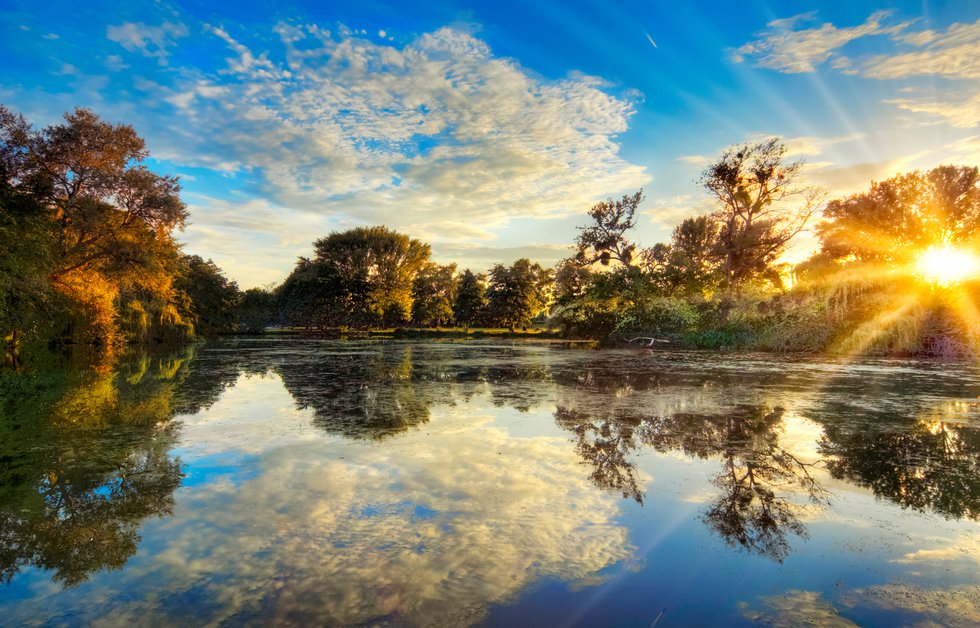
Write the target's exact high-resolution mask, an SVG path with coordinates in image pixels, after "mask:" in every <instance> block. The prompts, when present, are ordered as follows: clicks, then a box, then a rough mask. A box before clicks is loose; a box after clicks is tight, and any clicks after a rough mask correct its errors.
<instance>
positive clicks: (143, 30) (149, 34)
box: [106, 22, 190, 65]
mask: <svg viewBox="0 0 980 628" xmlns="http://www.w3.org/2000/svg"><path fill="white" fill-rule="evenodd" d="M188 34H190V33H189V31H188V30H187V27H186V26H185V25H184V24H182V23H180V22H163V23H162V24H160V25H159V26H150V25H147V24H144V23H143V22H125V23H123V24H118V25H116V26H108V27H106V37H107V38H108V39H109V40H110V41H114V42H116V43H117V44H119V45H120V46H122V47H123V48H125V49H126V50H128V51H129V52H138V53H140V54H142V55H143V56H146V57H156V58H157V59H159V60H160V63H161V64H164V65H165V64H166V63H167V57H168V56H170V52H169V51H168V48H171V47H172V46H174V45H176V43H177V40H178V39H180V38H182V37H187V35H188Z"/></svg>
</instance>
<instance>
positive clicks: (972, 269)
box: [915, 245, 980, 286]
mask: <svg viewBox="0 0 980 628" xmlns="http://www.w3.org/2000/svg"><path fill="white" fill-rule="evenodd" d="M915 270H916V273H917V274H918V275H920V276H921V277H923V278H925V279H926V280H928V281H930V282H932V283H934V284H937V285H941V286H948V285H950V284H955V283H960V282H962V281H967V280H970V279H973V278H975V277H977V276H978V274H980V259H977V256H976V255H975V254H974V253H972V252H970V251H966V250H964V249H958V248H955V247H951V246H948V245H947V246H944V247H942V248H937V247H934V246H930V247H929V248H928V249H926V251H925V252H924V253H922V254H921V255H920V256H919V259H918V260H917V261H916V263H915Z"/></svg>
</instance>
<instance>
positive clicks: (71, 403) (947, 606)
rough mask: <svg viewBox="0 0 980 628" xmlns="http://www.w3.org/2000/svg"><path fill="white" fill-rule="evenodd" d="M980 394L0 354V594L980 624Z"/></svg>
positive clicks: (726, 367)
mask: <svg viewBox="0 0 980 628" xmlns="http://www.w3.org/2000/svg"><path fill="white" fill-rule="evenodd" d="M978 395H980V368H978V367H977V366H976V365H970V364H959V365H956V364H954V365H950V364H937V363H929V362H917V361H910V360H908V361H906V360H828V359H801V358H789V357H787V358H783V357H778V356H761V355H751V356H731V355H724V354H702V353H667V352H661V351H659V350H657V351H649V350H646V351H645V350H603V351H596V350H586V349H581V348H574V347H570V346H563V345H561V344H547V343H534V342H501V341H466V342H433V341H428V342H395V341H349V342H343V341H320V340H307V339H300V338H287V339H275V338H243V339H228V340H222V341H218V342H213V343H209V344H207V345H203V346H195V347H188V348H186V349H184V350H182V351H181V352H179V353H177V354H174V355H168V356H163V357H161V356H148V357H142V358H134V359H132V360H130V361H127V362H126V363H124V364H122V365H121V366H120V367H119V368H118V369H116V370H114V371H106V372H96V371H92V370H71V369H62V370H58V371H53V370H52V371H44V372H38V373H35V374H33V375H30V376H25V375H15V374H11V373H0V411H2V415H0V617H2V620H0V622H2V623H5V624H50V625H62V624H69V625H73V624H89V623H98V624H100V625H117V624H118V625H133V624H137V625H139V624H152V625H161V624H174V625H189V624H190V625H221V624H230V625H240V624H245V625H252V624H270V623H272V624H286V625H290V624H296V625H306V624H315V625H322V624H327V625H418V626H430V625H451V626H462V625H504V626H515V625H528V626H541V625H584V626H596V625H616V626H644V627H648V626H652V625H657V626H661V627H662V626H688V625H718V626H732V625H742V624H745V625H751V624H763V625H806V624H819V625H833V626H850V625H896V624H912V625H926V624H942V625H976V624H978V623H980V523H978V521H980V399H978Z"/></svg>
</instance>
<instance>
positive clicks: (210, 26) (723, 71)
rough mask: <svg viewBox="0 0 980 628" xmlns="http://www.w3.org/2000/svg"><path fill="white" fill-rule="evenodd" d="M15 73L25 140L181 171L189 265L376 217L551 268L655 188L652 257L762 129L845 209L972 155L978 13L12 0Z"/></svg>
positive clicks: (2, 70) (1, 47)
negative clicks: (70, 126)
mask: <svg viewBox="0 0 980 628" xmlns="http://www.w3.org/2000/svg"><path fill="white" fill-rule="evenodd" d="M0 58H2V59H3V63H2V64H0V103H3V104H6V105H7V106H8V107H11V108H13V109H15V110H18V111H20V112H22V113H24V114H25V115H26V116H27V117H28V119H30V120H32V121H33V122H34V123H35V124H38V125H45V124H50V123H53V122H55V121H57V120H58V118H59V116H60V115H61V114H62V113H63V112H65V111H67V110H70V109H71V108H73V107H75V106H83V107H89V108H91V109H93V110H95V111H96V112H97V113H99V114H100V115H102V116H103V117H104V118H106V119H109V120H112V121H115V122H126V123H130V124H132V125H134V126H135V127H136V129H137V130H138V131H139V133H140V134H141V135H143V136H144V137H145V138H146V139H147V142H148V146H149V149H150V151H151V154H152V155H153V162H152V164H151V166H152V167H153V168H154V169H156V170H158V171H160V172H169V173H173V174H179V175H181V177H182V183H183V188H184V191H183V196H184V199H185V201H186V202H187V203H188V205H189V207H190V211H191V220H190V224H189V225H188V227H187V228H186V230H185V231H184V232H183V233H182V234H180V239H181V241H182V242H184V243H185V250H186V251H188V252H190V253H196V254H200V255H202V256H205V257H211V258H213V259H214V260H215V262H217V263H218V264H219V265H220V266H222V267H223V268H224V269H225V270H226V271H227V273H228V274H229V276H230V277H232V278H233V279H235V280H237V281H238V282H239V284H240V285H242V286H243V287H250V286H254V285H262V284H267V283H270V282H276V281H280V280H282V278H284V277H285V275H286V274H287V273H288V272H289V270H290V269H291V267H292V265H293V263H294V262H295V259H296V257H297V256H300V255H310V254H311V252H312V246H311V242H312V240H313V239H315V238H316V237H318V236H320V235H325V234H326V233H329V232H330V231H332V230H336V229H344V228H348V227H352V226H357V225H364V224H387V225H389V226H391V227H394V228H396V229H399V230H402V231H405V232H408V233H410V234H412V235H414V236H416V237H420V238H422V239H425V240H427V241H429V242H431V243H432V244H433V252H434V257H435V259H436V260H437V261H441V262H449V261H457V262H459V263H460V264H461V266H469V267H472V268H474V269H478V270H483V269H486V268H487V267H489V266H490V265H492V264H493V263H494V262H497V261H503V262H510V261H512V260H513V259H516V258H517V257H521V256H529V257H531V258H532V259H536V260H539V261H541V262H544V263H554V262H555V261H557V260H558V259H560V258H561V257H565V256H567V254H568V251H567V249H566V248H565V247H567V245H568V244H569V243H570V242H571V241H572V240H573V239H574V238H575V235H576V233H577V232H576V226H577V225H582V224H584V223H585V214H586V211H587V210H588V209H589V207H590V206H591V205H592V203H594V202H595V201H596V200H599V199H602V198H606V197H610V196H613V197H616V196H620V195H622V194H624V193H628V192H632V191H635V190H636V189H637V188H640V187H642V188H643V189H644V190H645V193H646V201H645V202H644V205H643V215H642V216H641V217H640V220H639V223H640V224H639V226H638V228H637V233H636V237H637V239H638V240H640V242H641V243H642V244H643V245H645V246H650V245H652V244H654V243H655V242H657V241H659V240H664V239H666V238H667V237H669V233H670V230H671V229H672V227H673V226H674V225H675V224H676V223H677V222H679V221H680V220H681V219H682V218H684V217H686V216H688V215H693V214H698V213H704V212H706V211H710V209H711V204H710V199H709V198H708V197H707V196H706V195H705V194H704V193H703V191H702V190H701V189H700V188H699V186H698V184H697V178H698V175H699V173H700V172H701V170H702V169H703V168H704V166H705V165H706V164H707V163H708V162H709V160H710V159H711V158H713V157H715V156H717V155H718V154H719V153H720V152H721V151H722V150H723V149H724V148H725V147H727V146H729V145H731V144H735V143H740V142H745V141H752V140H754V139H761V138H763V137H768V136H773V135H775V136H780V137H782V138H783V139H784V140H785V142H786V143H787V145H788V147H789V149H790V152H791V154H792V155H793V156H794V158H795V157H800V158H803V159H805V160H806V161H807V163H808V164H809V166H808V168H807V177H808V178H809V179H810V180H811V181H812V182H813V183H815V184H818V185H821V186H824V187H825V188H827V189H828V192H829V194H830V195H831V196H832V197H833V196H840V195H843V194H847V193H852V192H856V191H860V190H862V189H865V188H867V186H868V184H869V182H870V181H871V180H872V179H879V180H880V179H882V178H885V177H888V176H891V175H893V174H895V173H897V172H901V171H905V170H910V169H914V168H928V167H932V166H935V165H938V164H940V163H958V164H968V165H975V164H977V163H978V162H980V130H978V125H980V89H978V86H980V2H975V1H969V0H960V1H957V2H928V1H926V2H922V1H919V2H864V1H858V2H849V3H838V2H833V3H829V2H828V3H813V2H809V3H807V2H771V3H766V2H691V3H678V2H660V1H647V2H617V3H613V2H598V1H595V2H562V3H558V2H546V1H541V2H534V3H527V2H515V3H510V2H493V3H490V2H488V3H476V2H470V3H462V2H438V3H437V2H404V1H402V2H384V1H382V2H375V1H371V0H361V1H358V2H310V3H300V2H294V3H287V2H253V3H242V4H239V5H235V7H234V8H231V5H230V4H226V3H214V2H142V3H141V2H127V3H118V4H116V3H100V2H87V3H68V2H61V1H54V2H45V3H39V2H33V1H32V2H19V1H11V0H0ZM810 248H812V240H808V239H807V238H803V239H802V240H801V241H800V242H799V243H798V245H797V246H796V249H795V250H794V251H792V252H791V255H794V256H796V257H799V256H802V255H805V254H806V253H807V251H808V250H809V249H810Z"/></svg>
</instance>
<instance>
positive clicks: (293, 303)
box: [0, 107, 980, 357]
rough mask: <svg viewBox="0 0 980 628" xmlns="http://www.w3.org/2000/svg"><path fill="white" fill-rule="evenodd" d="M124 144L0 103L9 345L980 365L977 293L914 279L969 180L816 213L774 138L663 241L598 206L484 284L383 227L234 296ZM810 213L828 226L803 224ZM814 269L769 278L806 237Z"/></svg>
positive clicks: (725, 174) (137, 143)
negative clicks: (652, 352)
mask: <svg viewBox="0 0 980 628" xmlns="http://www.w3.org/2000/svg"><path fill="white" fill-rule="evenodd" d="M146 157H147V152H146V150H145V146H144V143H143V140H142V139H140V138H139V136H138V135H137V134H136V133H135V131H134V130H133V129H132V127H129V126H125V125H112V124H109V123H106V122H104V121H102V120H100V119H99V118H98V117H97V116H95V115H94V114H93V113H92V112H90V111H87V110H84V109H77V110H75V111H74V112H73V113H70V114H66V116H65V122H64V123H63V124H59V125H54V126H51V127H48V128H45V129H41V130H35V129H33V128H32V127H31V126H30V125H29V124H28V123H27V122H26V121H25V120H24V119H23V118H22V117H20V116H18V115H15V114H14V113H12V112H10V111H9V110H7V109H5V108H2V107H0V210H2V211H0V334H3V336H4V337H5V339H6V342H7V344H8V346H9V347H11V348H13V347H16V346H22V345H27V344H47V345H84V346H95V347H99V348H102V349H105V350H112V349H113V348H116V347H120V346H124V345H126V344H132V343H139V344H148V343H172V342H181V341H185V340H188V339H191V338H193V337H194V336H196V335H197V336H200V335H208V334H214V333H236V332H261V331H262V330H264V329H265V328H267V327H269V326H283V327H299V328H304V329H311V330H312V329H328V328H329V329H338V328H340V329H343V328H356V329H368V328H379V327H382V328H388V327H408V326H413V327H446V326H458V327H506V328H510V329H515V328H523V327H527V326H530V325H532V324H538V325H542V326H548V327H552V328H555V329H558V330H561V331H562V332H563V333H565V334H566V335H569V336H575V337H588V338H597V339H606V340H615V339H617V338H618V339H627V338H631V337H635V336H658V337H663V338H664V339H669V340H671V341H672V342H673V343H675V346H691V347H699V348H731V349H760V350H778V351H829V352H835V353H855V354H869V353H872V354H895V353H903V354H922V353H926V354H935V355H942V356H946V357H956V356H960V357H962V356H972V355H977V354H978V353H980V340H978V334H980V331H978V330H980V314H978V307H977V304H978V297H980V287H978V286H980V281H978V278H977V277H976V276H975V274H974V275H973V276H970V275H969V274H968V275H967V276H965V277H959V278H958V281H957V282H956V283H946V282H945V281H944V279H943V277H942V276H941V274H940V275H938V276H932V277H922V276H921V275H922V273H921V272H920V269H917V266H916V260H917V259H918V258H919V257H920V256H921V255H922V254H923V253H924V252H926V251H927V250H930V248H931V249H935V250H939V249H943V250H945V249H950V248H959V249H961V250H963V251H968V252H969V251H973V252H974V253H975V252H976V251H977V249H978V248H980V176H978V170H977V168H976V167H972V168H971V167H960V166H942V167H939V168H935V169H933V170H930V171H928V172H924V173H923V172H912V173H908V174H904V175H899V176H896V177H894V178H892V179H889V180H887V181H883V182H878V183H872V185H871V188H870V189H869V190H868V191H867V192H864V193H861V194H856V195H852V196H849V197H846V198H841V199H837V200H832V201H830V202H829V203H826V204H824V202H823V201H824V199H825V198H826V193H825V192H824V191H822V190H819V189H816V188H814V187H811V186H808V185H805V183H804V177H803V163H802V161H793V162H791V161H788V160H787V158H786V148H785V146H784V145H783V144H782V143H781V142H780V141H779V140H777V139H771V140H767V141H764V142H759V143H755V144H747V145H742V146H735V147H732V148H730V149H728V150H726V151H725V152H724V153H723V154H722V155H720V156H719V157H718V158H717V160H716V161H714V162H713V163H711V164H710V165H709V166H708V167H707V168H706V169H705V170H704V173H703V174H702V177H701V180H700V183H701V185H702V186H703V187H704V189H705V190H707V191H708V192H709V193H710V194H711V195H712V197H713V198H714V199H715V201H716V203H715V210H714V211H712V212H711V213H709V214H707V215H701V216H692V217H690V218H688V219H686V220H684V221H682V222H681V223H680V224H679V225H678V226H677V228H676V229H675V230H674V232H673V234H672V237H671V239H670V241H669V242H667V243H658V244H656V245H654V246H652V247H650V248H641V247H640V246H639V245H638V244H637V243H636V242H634V241H633V240H632V239H631V236H630V234H631V230H632V229H633V228H634V227H635V226H636V212H637V209H638V208H639V206H640V204H641V202H642V199H643V194H642V192H637V193H635V194H633V195H628V196H624V197H623V198H621V199H619V200H613V199H609V200H607V201H604V202H600V203H598V204H596V205H595V206H593V207H592V209H591V210H590V211H589V212H588V216H589V219H590V223H589V224H588V225H586V226H584V227H580V234H579V236H578V238H577V239H576V241H575V243H574V254H573V255H572V256H571V257H569V258H568V259H566V260H563V261H562V262H560V263H559V264H558V265H557V266H556V268H555V269H546V268H543V267H542V266H541V265H539V264H536V263H533V262H532V261H531V260H528V259H520V260H517V261H516V262H514V263H513V264H511V265H509V266H507V265H504V264H497V265H495V266H493V267H492V268H491V269H489V270H488V271H487V272H486V273H481V272H473V271H472V270H470V269H465V270H462V271H459V270H458V269H457V267H456V265H455V264H448V265H441V264H437V263H434V262H433V261H431V260H430V247H429V245H428V244H426V243H424V242H421V241H419V240H417V239H413V238H411V237H410V236H408V235H405V234H402V233H398V232H396V231H393V230H391V229H388V228H386V227H383V226H377V227H362V228H356V229H351V230H348V231H343V232H335V233H330V234H328V235H326V236H324V237H322V238H319V239H317V240H316V241H315V242H314V255H313V257H312V258H309V259H307V258H300V259H299V260H298V262H297V264H296V267H295V268H294V270H293V271H292V272H291V273H290V275H289V276H288V277H287V278H286V279H285V280H284V281H283V282H282V283H281V284H279V285H278V286H275V287H270V288H252V289H250V290H246V291H244V292H243V291H241V290H240V289H239V288H238V286H237V285H236V284H235V283H234V282H232V281H229V280H228V279H227V278H226V277H225V276H224V274H223V273H222V271H221V270H220V269H219V268H218V267H217V266H216V265H215V264H214V263H213V262H212V261H210V260H203V259H202V258H200V257H197V256H188V255H185V254H183V253H182V252H181V251H180V247H179V246H178V245H177V244H176V242H175V241H174V239H173V233H174V231H175V230H177V229H180V228H182V226H183V224H184V220H185V219H186V217H187V213H186V208H185V206H184V204H183V202H182V201H181V200H180V196H179V192H180V187H179V184H178V181H177V179H176V177H170V176H161V175H158V174H155V173H153V172H150V171H149V169H147V168H146V167H145V165H143V162H144V160H145V159H146ZM821 208H822V210H823V211H822V216H821V217H820V218H819V220H817V219H816V216H817V212H818V210H820V209H821ZM809 228H813V230H814V231H815V232H816V235H817V237H818V238H819V243H820V248H819V250H818V252H817V253H816V254H814V255H813V256H812V257H811V258H810V259H808V260H806V261H805V262H803V263H801V264H798V265H796V266H795V267H793V266H790V265H788V264H785V263H782V262H780V260H781V259H782V257H783V254H784V253H785V251H786V248H787V246H788V245H789V243H790V242H791V241H792V240H793V239H794V238H795V237H797V236H798V235H799V234H800V233H802V232H803V231H804V230H805V229H809Z"/></svg>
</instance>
